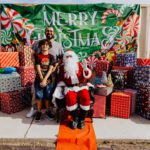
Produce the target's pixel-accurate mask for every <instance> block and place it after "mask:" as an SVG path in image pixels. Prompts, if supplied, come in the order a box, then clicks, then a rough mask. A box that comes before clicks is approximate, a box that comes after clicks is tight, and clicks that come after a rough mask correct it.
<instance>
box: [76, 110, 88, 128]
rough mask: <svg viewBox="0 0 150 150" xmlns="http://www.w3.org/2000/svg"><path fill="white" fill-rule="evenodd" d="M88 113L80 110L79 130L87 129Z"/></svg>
mask: <svg viewBox="0 0 150 150" xmlns="http://www.w3.org/2000/svg"><path fill="white" fill-rule="evenodd" d="M87 113H88V111H86V110H83V109H80V113H79V122H78V128H79V129H83V128H84V127H85V122H84V120H85V117H86V116H87Z"/></svg>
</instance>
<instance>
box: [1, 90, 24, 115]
mask: <svg viewBox="0 0 150 150" xmlns="http://www.w3.org/2000/svg"><path fill="white" fill-rule="evenodd" d="M21 93H22V92H21V91H20V90H18V91H12V92H6V93H0V97H1V111H2V112H4V113H8V114H11V113H15V112H19V111H21V110H23V103H22V96H21Z"/></svg>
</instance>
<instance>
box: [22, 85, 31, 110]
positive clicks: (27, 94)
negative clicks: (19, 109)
mask: <svg viewBox="0 0 150 150" xmlns="http://www.w3.org/2000/svg"><path fill="white" fill-rule="evenodd" d="M31 101H32V93H31V87H23V88H22V102H23V107H24V108H25V107H28V106H31Z"/></svg>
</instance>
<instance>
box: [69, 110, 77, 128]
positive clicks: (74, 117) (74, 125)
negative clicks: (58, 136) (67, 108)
mask: <svg viewBox="0 0 150 150" xmlns="http://www.w3.org/2000/svg"><path fill="white" fill-rule="evenodd" d="M70 114H71V116H72V121H71V122H70V128H71V129H76V128H77V126H78V112H77V110H73V111H71V112H70Z"/></svg>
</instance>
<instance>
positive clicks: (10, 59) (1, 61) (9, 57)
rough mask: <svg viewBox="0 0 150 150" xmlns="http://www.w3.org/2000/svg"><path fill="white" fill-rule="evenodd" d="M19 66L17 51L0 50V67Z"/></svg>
mask: <svg viewBox="0 0 150 150" xmlns="http://www.w3.org/2000/svg"><path fill="white" fill-rule="evenodd" d="M5 67H19V55H18V52H0V68H5Z"/></svg>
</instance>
